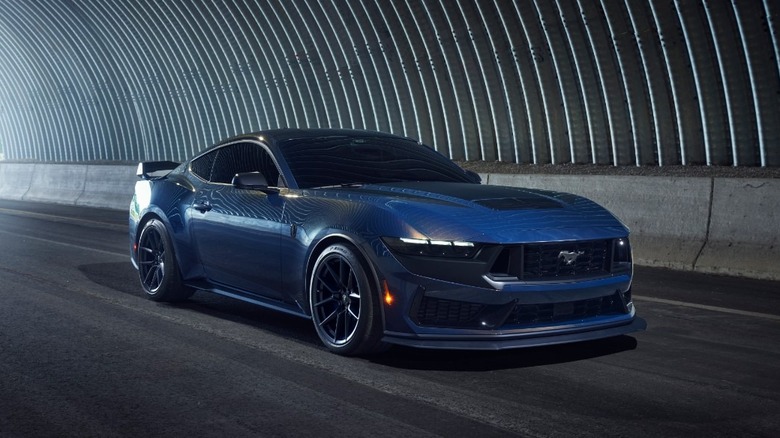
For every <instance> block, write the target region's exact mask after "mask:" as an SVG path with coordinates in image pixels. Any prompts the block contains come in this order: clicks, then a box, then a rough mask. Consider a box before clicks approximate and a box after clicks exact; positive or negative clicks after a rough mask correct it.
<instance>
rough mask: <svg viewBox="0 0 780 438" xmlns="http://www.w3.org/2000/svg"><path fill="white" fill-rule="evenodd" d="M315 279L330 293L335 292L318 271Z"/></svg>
mask: <svg viewBox="0 0 780 438" xmlns="http://www.w3.org/2000/svg"><path fill="white" fill-rule="evenodd" d="M317 280H319V281H320V286H324V287H325V289H327V290H328V292H330V293H331V294H335V293H336V292H337V291H335V290H333V288H332V287H331V286H330V285H329V284H328V282H326V281H325V279H324V278H322V276H321V275H320V273H317Z"/></svg>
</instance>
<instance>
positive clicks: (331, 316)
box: [320, 309, 339, 327]
mask: <svg viewBox="0 0 780 438" xmlns="http://www.w3.org/2000/svg"><path fill="white" fill-rule="evenodd" d="M338 313H339V309H336V310H334V311H333V312H332V313H331V314H330V315H328V317H327V318H325V319H323V320H322V322H320V327H322V326H324V325H325V324H327V323H329V322H330V320H331V319H333V318H335V317H337V316H338Z"/></svg>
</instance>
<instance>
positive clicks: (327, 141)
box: [280, 135, 474, 189]
mask: <svg viewBox="0 0 780 438" xmlns="http://www.w3.org/2000/svg"><path fill="white" fill-rule="evenodd" d="M280 149H281V150H282V153H283V154H284V157H285V159H286V161H287V164H288V166H290V170H291V171H292V174H293V176H294V177H295V180H296V182H297V183H298V187H299V188H302V189H305V188H312V187H325V186H335V185H349V184H379V183H389V182H400V181H444V182H467V183H473V182H474V181H473V180H472V179H471V177H469V175H468V174H466V172H464V171H463V170H462V169H461V168H460V167H458V166H457V165H456V164H455V163H453V162H452V161H450V160H448V159H447V158H445V157H443V156H442V155H440V154H439V153H438V152H436V151H434V150H433V149H431V148H429V147H427V146H422V145H420V144H418V143H416V142H414V141H412V140H408V139H404V138H394V137H372V136H343V135H342V136H329V137H312V138H296V139H290V140H286V141H284V142H281V144H280Z"/></svg>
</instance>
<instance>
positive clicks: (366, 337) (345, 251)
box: [309, 243, 384, 356]
mask: <svg viewBox="0 0 780 438" xmlns="http://www.w3.org/2000/svg"><path fill="white" fill-rule="evenodd" d="M309 288H310V290H309V301H310V305H311V314H312V320H313V321H314V327H315V329H316V330H317V334H318V335H319V337H320V339H321V340H322V342H323V343H324V344H325V346H326V347H328V349H329V350H331V351H333V352H335V353H338V354H343V355H349V356H354V355H364V354H370V353H375V352H378V351H380V350H382V349H383V347H384V344H383V343H382V342H381V337H382V320H381V315H380V307H379V294H378V293H377V291H376V286H375V285H374V282H373V281H370V279H369V275H368V272H367V269H366V267H365V263H364V262H363V260H362V259H361V258H360V256H359V255H358V253H357V251H356V250H355V249H354V248H353V247H352V246H350V245H347V244H342V243H338V244H334V245H331V246H329V247H327V248H326V249H325V250H324V251H323V252H322V253H321V254H320V256H319V257H318V258H317V261H316V262H315V264H314V269H313V270H312V273H311V278H310V280H309Z"/></svg>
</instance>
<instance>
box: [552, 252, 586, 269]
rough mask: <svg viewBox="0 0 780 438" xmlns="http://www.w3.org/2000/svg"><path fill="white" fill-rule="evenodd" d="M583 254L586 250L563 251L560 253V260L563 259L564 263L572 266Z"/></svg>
mask: <svg viewBox="0 0 780 438" xmlns="http://www.w3.org/2000/svg"><path fill="white" fill-rule="evenodd" d="M583 254H585V251H561V252H559V253H558V260H561V261H563V264H564V265H566V266H571V265H573V264H574V262H576V261H577V258H578V257H579V256H581V255H583Z"/></svg>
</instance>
